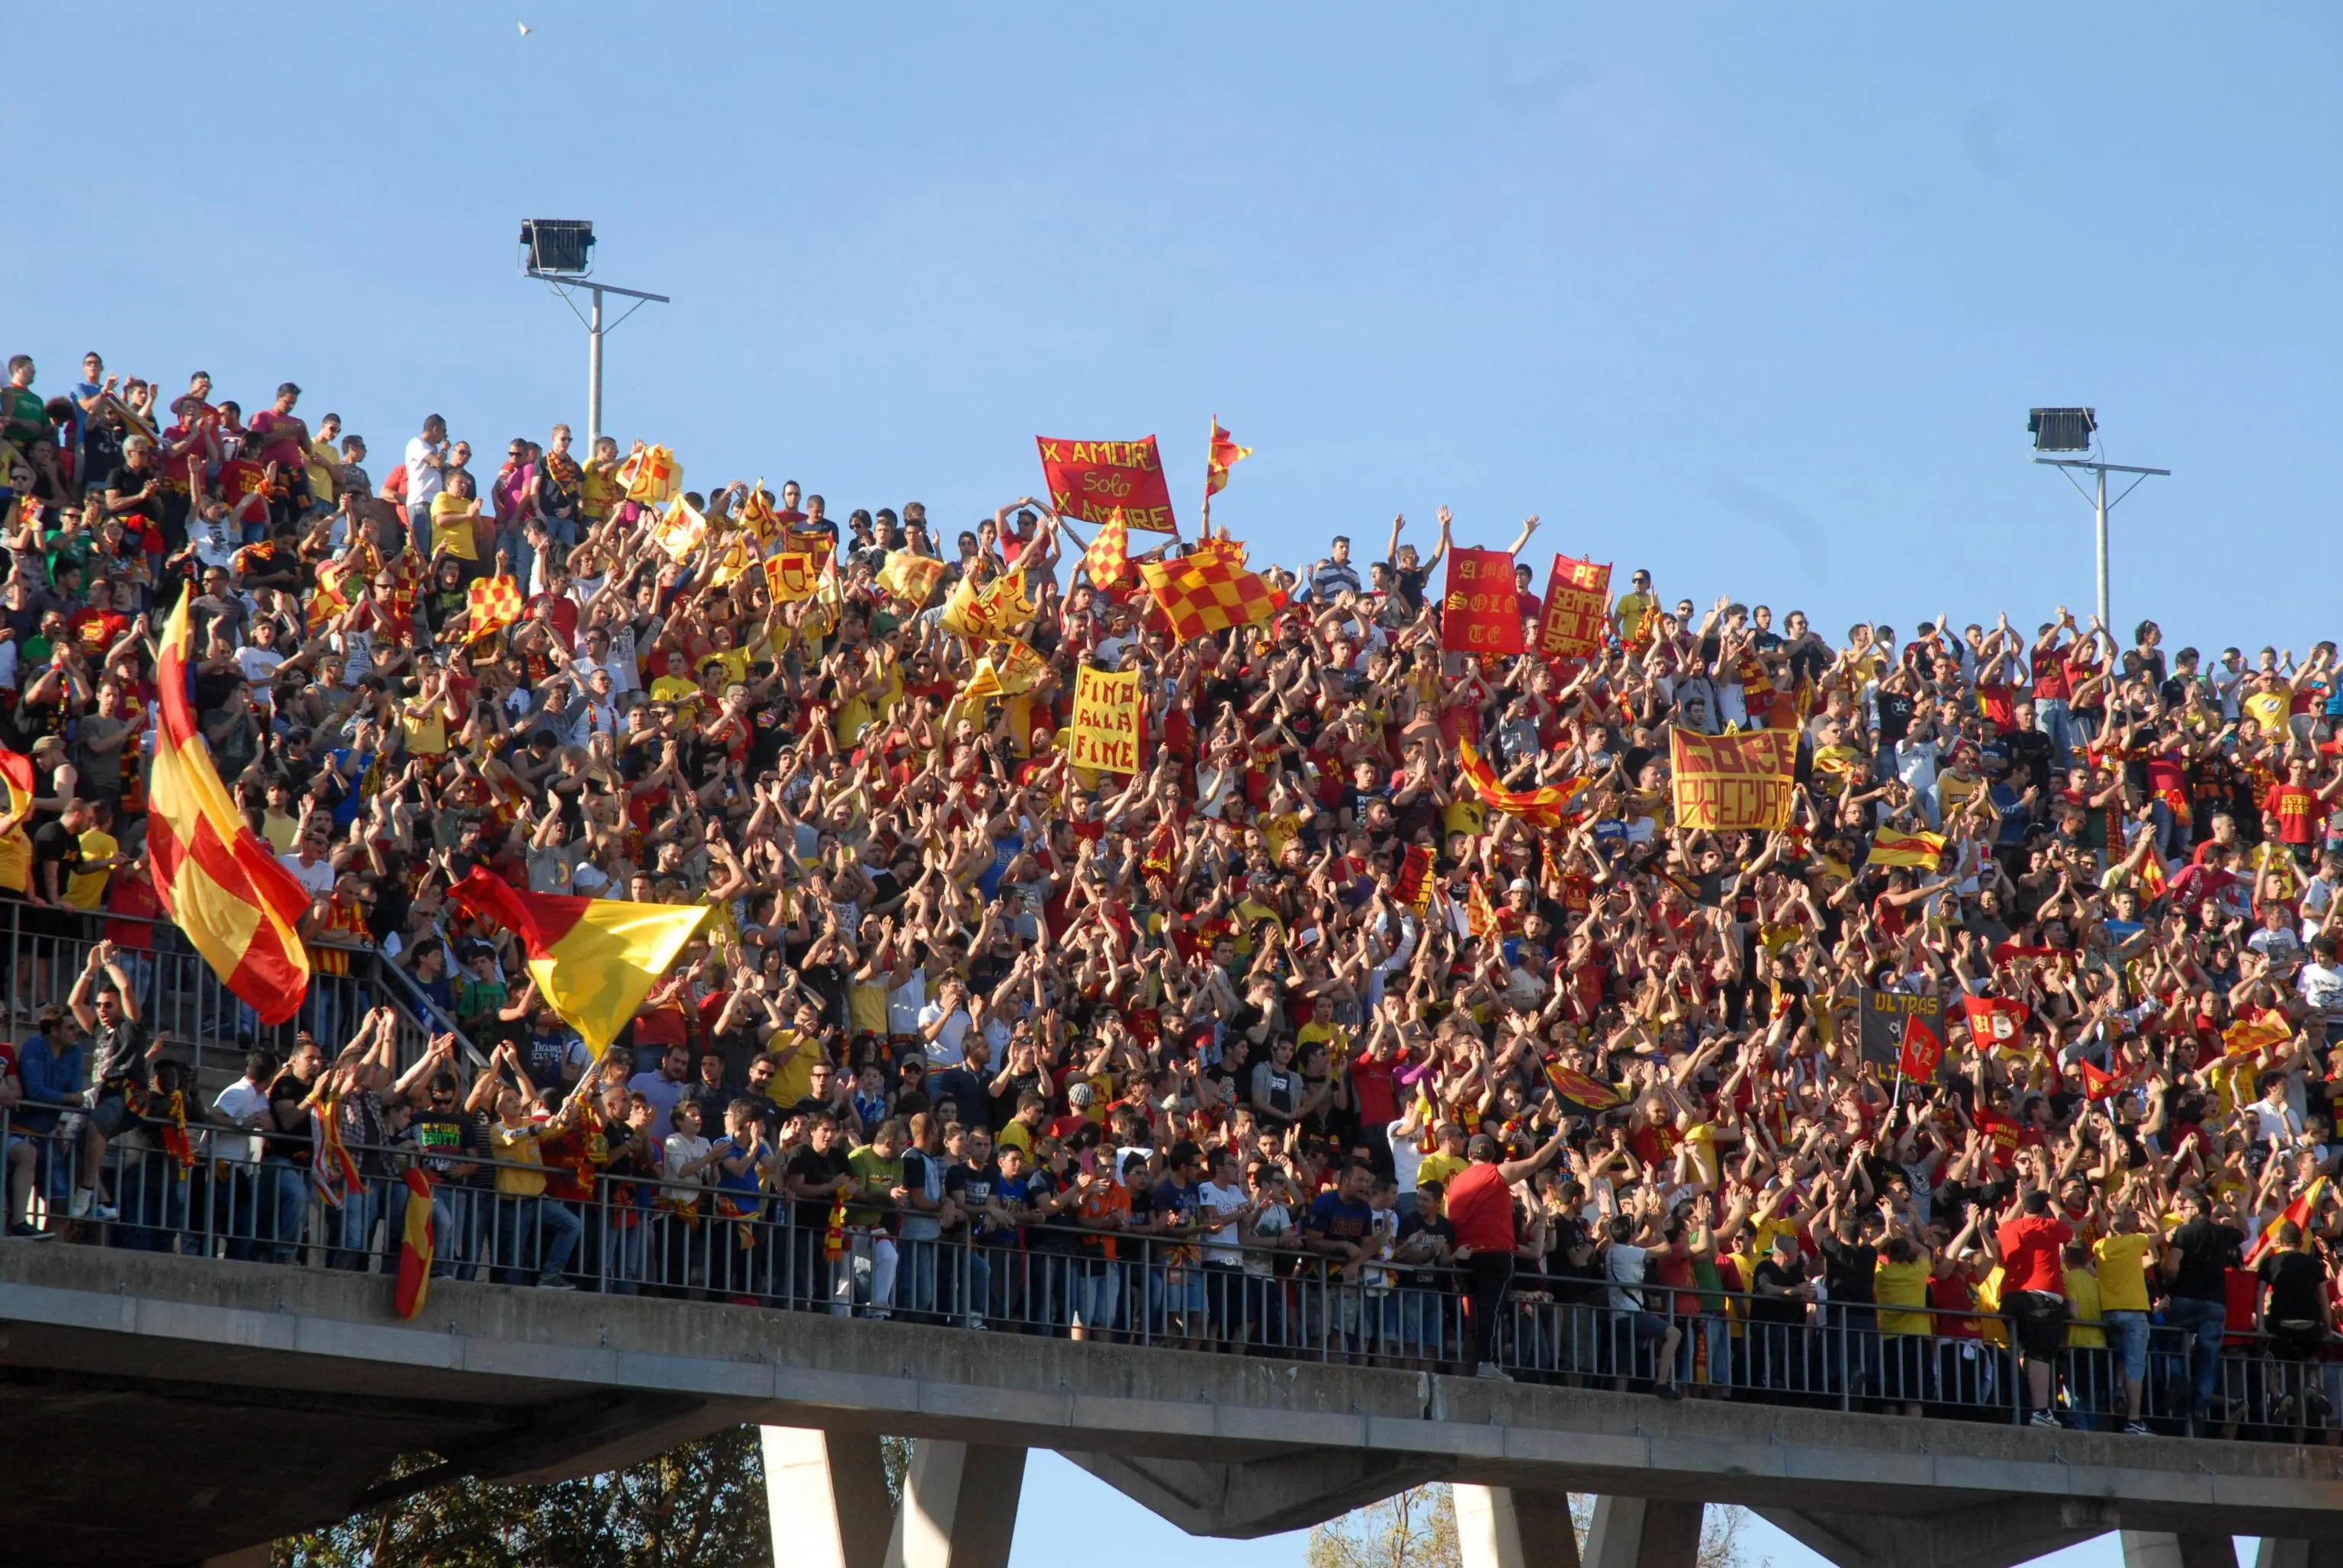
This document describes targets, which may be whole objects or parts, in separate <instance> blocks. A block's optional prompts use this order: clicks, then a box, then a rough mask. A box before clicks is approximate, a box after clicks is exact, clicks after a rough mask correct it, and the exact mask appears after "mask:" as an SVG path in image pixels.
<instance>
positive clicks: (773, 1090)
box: [765, 1029, 821, 1106]
mask: <svg viewBox="0 0 2343 1568" xmlns="http://www.w3.org/2000/svg"><path fill="white" fill-rule="evenodd" d="M792 1045H795V1046H799V1047H800V1048H801V1049H800V1050H799V1051H798V1053H797V1054H796V1055H795V1056H793V1057H791V1058H789V1060H787V1061H785V1062H783V1063H782V1064H781V1065H780V1067H779V1070H776V1071H775V1072H774V1074H773V1076H772V1077H771V1079H770V1080H769V1081H767V1082H766V1084H765V1098H767V1099H768V1100H770V1101H772V1102H773V1103H774V1104H776V1105H781V1106H789V1105H795V1104H796V1103H797V1102H798V1101H800V1100H803V1099H805V1098H806V1097H807V1096H808V1095H809V1094H811V1093H812V1092H813V1064H814V1063H815V1062H817V1061H819V1060H821V1042H820V1041H819V1040H808V1039H807V1038H806V1037H805V1036H804V1035H801V1034H799V1032H798V1031H797V1030H793V1029H784V1030H775V1031H774V1034H773V1038H772V1039H770V1040H767V1041H766V1042H765V1049H766V1050H787V1049H788V1048H789V1047H790V1046H792Z"/></svg>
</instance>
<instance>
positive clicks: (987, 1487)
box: [774, 1437, 1025, 1568]
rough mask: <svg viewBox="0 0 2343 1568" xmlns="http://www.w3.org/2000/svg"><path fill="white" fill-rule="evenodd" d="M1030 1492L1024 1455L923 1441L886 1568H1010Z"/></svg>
mask: <svg viewBox="0 0 2343 1568" xmlns="http://www.w3.org/2000/svg"><path fill="white" fill-rule="evenodd" d="M1024 1487H1025V1451H1024V1450H1023V1449H1021V1448H992V1447H988V1446H986V1445H984V1444H982V1443H974V1442H943V1441H941V1440H940V1439H936V1438H926V1437H923V1438H920V1439H919V1440H918V1441H917V1442H913V1443H912V1444H911V1473H910V1475H908V1476H906V1477H905V1478H904V1482H903V1504H902V1506H901V1507H900V1508H899V1509H898V1510H896V1513H895V1530H894V1533H893V1534H892V1535H890V1536H889V1537H888V1539H887V1558H886V1563H885V1565H884V1568H1009V1542H1010V1538H1011V1536H1012V1535H1014V1534H1015V1533H1016V1532H1017V1499H1018V1495H1019V1494H1020V1493H1021V1492H1022V1491H1023V1490H1024ZM774 1561H775V1562H776V1563H778V1562H779V1561H780V1559H779V1557H778V1556H777V1557H776V1558H775V1559H774ZM791 1568H795V1565H794V1564H792V1565H791Z"/></svg>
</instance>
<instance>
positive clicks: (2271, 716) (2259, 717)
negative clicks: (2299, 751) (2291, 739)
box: [2241, 691, 2293, 736]
mask: <svg viewBox="0 0 2343 1568" xmlns="http://www.w3.org/2000/svg"><path fill="white" fill-rule="evenodd" d="M2241 706H2242V707H2243V708H2244V709H2245V710H2246V717H2247V718H2248V719H2252V720H2253V721H2254V722H2255V723H2256V724H2258V725H2259V726H2260V727H2261V731H2262V733H2263V735H2265V736H2271V735H2284V734H2285V733H2286V732H2287V722H2286V714H2287V709H2288V708H2290V707H2292V706H2293V704H2292V703H2291V702H2289V701H2288V699H2287V695H2286V693H2285V692H2283V691H2257V692H2255V693H2254V694H2253V695H2252V696H2251V697H2248V698H2247V699H2245V701H2244V703H2243V704H2241Z"/></svg>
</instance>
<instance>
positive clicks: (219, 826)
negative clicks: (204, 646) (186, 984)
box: [146, 594, 309, 1023]
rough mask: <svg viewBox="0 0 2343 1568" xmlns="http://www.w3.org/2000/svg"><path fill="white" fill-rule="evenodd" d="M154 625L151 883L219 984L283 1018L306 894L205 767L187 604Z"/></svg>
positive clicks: (295, 973)
mask: <svg viewBox="0 0 2343 1568" xmlns="http://www.w3.org/2000/svg"><path fill="white" fill-rule="evenodd" d="M193 597H194V596H193V595H192V594H182V595H180V596H179V602H178V604H177V605H176V607H175V608H173V609H172V611H171V618H170V619H168V620H167V621H166V622H164V624H163V638H162V648H161V654H160V658H158V660H157V662H156V673H155V684H156V695H157V698H158V699H159V706H160V708H161V713H162V723H161V725H160V726H159V728H158V729H157V730H156V736H155V767H154V773H153V783H152V785H151V789H150V792H149V799H148V805H147V819H146V851H147V856H148V859H149V860H150V862H151V863H152V865H153V867H154V870H155V891H156V895H157V896H158V897H159V898H161V900H163V908H164V910H166V912H167V913H168V914H169V915H170V917H171V920H172V922H173V923H174V924H176V926H177V927H178V928H179V930H182V931H183V932H185V933H186V938H187V940H189V941H191V942H193V943H194V944H195V945H196V951H198V952H200V953H202V954H203V955H204V958H205V959H206V961H208V962H209V963H210V964H211V966H212V972H213V973H215V974H216V975H218V976H219V978H220V983H221V984H223V985H225V986H226V987H227V989H228V990H231V991H233V992H235V993H236V997H237V999H238V1000H241V1001H243V1002H244V1003H246V1005H247V1006H249V1007H250V1008H251V1009H252V1010H254V1011H255V1012H256V1013H258V1014H259V1015H260V1019H261V1021H262V1022H264V1023H283V1022H284V1021H285V1020H287V1019H288V1018H291V1017H292V1016H293V1014H294V1013H295V1012H296V1011H297V1010H299V1008H300V1006H301V997H302V994H303V993H304V992H306V991H307V990H308V989H309V951H308V949H307V948H306V947H304V946H303V945H302V942H301V937H300V930H299V928H300V923H301V918H302V917H303V916H304V915H307V913H308V912H309V894H308V892H307V890H305V889H304V888H303V887H302V886H301V884H300V883H298V882H297V881H295V880H294V879H293V877H292V874H291V873H290V872H288V871H287V870H286V869H285V868H284V867H282V866H280V865H278V864H277V856H276V855H275V853H274V852H272V851H271V850H270V849H269V848H268V846H267V845H266V843H263V842H262V841H261V839H260V838H259V837H258V836H257V835H256V834H255V833H254V832H253V830H252V829H250V828H249V827H247V826H246V825H245V820H244V814H243V813H242V812H240V811H238V810H237V809H236V802H235V801H234V800H233V799H231V798H230V797H229V795H228V792H227V788H226V786H225V785H224V784H222V783H221V782H220V777H219V773H218V771H217V769H215V768H213V766H212V757H211V750H210V749H209V748H208V747H206V745H205V744H204V738H203V735H202V733H201V732H200V731H199V730H197V729H196V711H195V704H194V702H193V701H192V700H191V699H190V696H189V685H188V682H189V677H190V675H191V673H192V672H191V671H190V669H189V668H188V648H187V645H188V642H189V640H190V638H189V632H188V628H187V603H188V601H189V600H190V599H191V598H193Z"/></svg>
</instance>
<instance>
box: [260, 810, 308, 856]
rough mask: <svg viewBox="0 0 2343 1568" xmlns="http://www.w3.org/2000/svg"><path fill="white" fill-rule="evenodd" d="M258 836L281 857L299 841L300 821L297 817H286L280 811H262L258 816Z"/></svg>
mask: <svg viewBox="0 0 2343 1568" xmlns="http://www.w3.org/2000/svg"><path fill="white" fill-rule="evenodd" d="M260 836H261V837H262V838H264V839H267V840H268V847H269V848H270V849H274V850H276V851H277V853H278V854H280V855H282V854H284V853H286V852H287V850H289V849H292V848H293V846H294V844H295V843H297V841H298V840H299V839H300V837H301V820H300V819H299V818H297V817H287V815H286V814H285V813H284V812H282V811H263V812H262V813H261V814H260Z"/></svg>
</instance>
